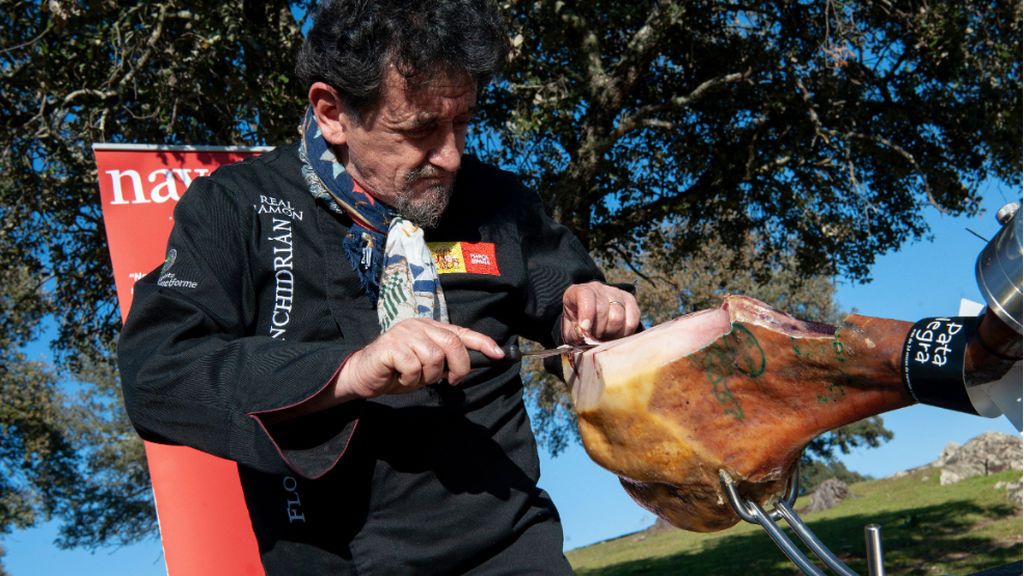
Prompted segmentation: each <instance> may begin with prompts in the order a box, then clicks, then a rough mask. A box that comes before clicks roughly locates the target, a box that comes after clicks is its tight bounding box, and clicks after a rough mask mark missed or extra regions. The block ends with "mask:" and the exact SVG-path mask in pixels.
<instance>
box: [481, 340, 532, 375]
mask: <svg viewBox="0 0 1024 576" xmlns="http://www.w3.org/2000/svg"><path fill="white" fill-rule="evenodd" d="M501 349H502V351H504V352H505V357H504V358H501V359H498V360H495V359H493V358H488V357H487V356H485V355H484V353H483V352H480V351H478V350H467V352H469V367H470V368H471V369H473V370H476V369H477V368H490V367H491V366H504V365H506V364H515V363H516V362H519V361H520V360H522V358H523V352H522V350H520V349H519V346H518V345H517V344H509V345H507V346H502V347H501Z"/></svg>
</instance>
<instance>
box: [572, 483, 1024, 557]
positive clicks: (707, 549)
mask: <svg viewBox="0 0 1024 576" xmlns="http://www.w3.org/2000/svg"><path fill="white" fill-rule="evenodd" d="M1013 514H1014V510H1013V508H1011V507H1010V506H1007V505H1002V504H999V505H992V506H979V505H978V504H976V503H974V502H971V501H968V500H955V501H950V502H946V503H943V504H937V505H934V506H926V507H921V508H915V509H912V510H899V511H892V512H879V513H874V514H870V515H867V514H865V515H852V516H845V517H842V518H830V519H822V520H817V521H810V522H808V524H809V525H810V526H811V529H812V530H813V531H814V532H815V533H816V534H817V535H818V538H820V539H821V540H822V541H823V542H824V543H825V544H826V545H827V546H828V547H829V548H831V550H832V552H833V553H835V554H836V555H837V556H839V558H840V559H841V560H843V562H845V563H846V564H847V565H848V566H850V568H852V569H853V570H854V571H856V572H857V573H859V574H867V565H866V563H865V550H864V526H865V525H866V524H871V523H875V524H880V525H881V526H882V548H883V552H884V554H885V565H886V570H887V572H888V573H890V574H899V575H904V574H936V572H935V571H931V570H929V567H930V566H933V565H935V564H943V565H944V566H948V565H949V564H951V563H958V565H959V566H966V567H967V569H966V570H964V571H962V572H961V571H960V570H957V572H959V573H963V572H975V571H978V570H981V569H984V568H990V567H993V566H1001V565H1004V564H1008V563H1010V562H1019V561H1020V559H1021V547H1020V544H1019V543H1013V542H1005V541H999V540H998V539H996V538H986V537H980V536H975V535H972V534H970V531H971V528H972V526H974V525H975V523H976V522H977V521H978V519H977V516H981V517H983V520H982V521H983V522H984V521H985V520H991V519H1000V518H1005V517H1008V516H1012V515H1013ZM969 516H975V517H974V518H973V519H969V518H968V517H969ZM786 532H787V535H788V536H790V538H791V539H792V540H793V541H794V542H798V540H797V539H796V537H795V536H794V535H793V534H792V532H790V531H789V530H788V529H787V530H786ZM801 549H803V547H802V545H801ZM819 565H820V564H819ZM821 566H822V567H823V565H821ZM823 568H824V567H823ZM947 569H948V568H947ZM826 572H827V570H826ZM577 573H578V574H580V575H581V576H582V575H586V576H626V575H639V574H644V575H654V574H666V575H667V574H673V575H679V574H709V575H712V574H713V575H722V576H729V575H737V576H739V575H743V576H746V575H750V574H758V575H761V574H796V573H799V572H798V570H797V568H796V566H795V565H794V564H792V563H790V562H789V560H787V559H786V558H785V556H783V554H782V552H781V551H779V549H778V548H777V547H776V546H775V544H774V543H772V541H771V540H769V538H768V536H767V535H766V534H764V533H763V532H761V531H758V532H756V533H753V534H739V535H736V536H723V537H722V538H719V539H716V540H714V541H709V542H708V543H707V544H705V546H704V548H703V550H701V551H700V552H694V553H680V554H675V555H671V556H662V557H658V558H651V559H645V560H636V561H630V562H623V563H621V564H616V565H613V566H608V567H604V568H600V569H590V570H582V569H581V570H579V571H578V572H577ZM940 573H941V572H940Z"/></svg>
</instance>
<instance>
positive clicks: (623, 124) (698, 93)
mask: <svg viewBox="0 0 1024 576" xmlns="http://www.w3.org/2000/svg"><path fill="white" fill-rule="evenodd" d="M750 73H751V71H750V70H749V69H748V70H746V71H745V72H734V73H732V74H726V75H724V76H716V77H714V78H710V79H708V80H705V81H704V82H701V83H700V85H698V86H697V87H696V88H694V89H693V90H692V91H691V92H690V93H689V94H686V95H682V96H673V97H672V98H669V99H668V101H666V102H661V103H659V104H648V105H647V106H643V107H641V108H639V109H638V110H636V111H635V112H633V113H632V114H629V115H627V116H625V117H623V118H622V119H621V120H620V121H619V123H618V125H617V126H616V127H615V130H613V131H612V133H611V134H610V135H609V137H608V138H609V139H610V140H612V141H615V140H618V139H619V138H622V137H623V136H625V135H626V134H628V133H629V132H631V131H632V130H635V129H636V128H637V127H639V126H642V125H643V124H644V122H645V121H647V122H652V121H651V120H648V119H649V118H650V116H653V115H655V114H659V113H661V112H668V111H674V110H681V109H683V108H686V107H687V106H689V105H691V104H693V103H694V102H696V101H697V100H700V99H701V98H703V97H704V96H705V95H707V93H708V92H710V91H711V90H714V89H715V88H718V87H720V86H724V85H726V84H732V83H736V82H741V81H743V80H746V79H747V78H749V77H750Z"/></svg>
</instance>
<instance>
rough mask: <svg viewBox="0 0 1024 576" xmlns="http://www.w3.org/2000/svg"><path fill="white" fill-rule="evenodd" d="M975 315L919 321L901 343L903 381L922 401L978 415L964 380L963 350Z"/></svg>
mask: <svg viewBox="0 0 1024 576" xmlns="http://www.w3.org/2000/svg"><path fill="white" fill-rule="evenodd" d="M979 322H980V318H979V317H977V316H954V317H951V318H925V319H923V320H919V321H918V322H917V323H916V324H914V327H913V328H911V329H910V333H909V334H907V340H906V341H905V342H904V343H903V382H904V383H905V384H906V385H907V390H909V391H910V394H911V396H913V397H914V399H915V400H917V401H918V402H921V403H922V404H929V405H931V406H939V407H941V408H948V409H950V410H957V411H959V412H966V413H968V414H977V413H978V411H977V410H975V409H974V406H973V405H972V404H971V399H970V397H969V396H968V395H967V386H966V384H965V381H964V353H965V352H966V351H967V342H968V341H969V340H970V338H971V336H972V335H973V334H974V332H975V331H976V330H977V328H978V323H979Z"/></svg>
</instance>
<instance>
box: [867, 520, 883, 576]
mask: <svg viewBox="0 0 1024 576" xmlns="http://www.w3.org/2000/svg"><path fill="white" fill-rule="evenodd" d="M864 544H865V546H866V548H867V557H868V558H867V560H868V576H885V564H883V563H882V527H881V526H879V525H878V524H868V525H867V526H865V527H864Z"/></svg>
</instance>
